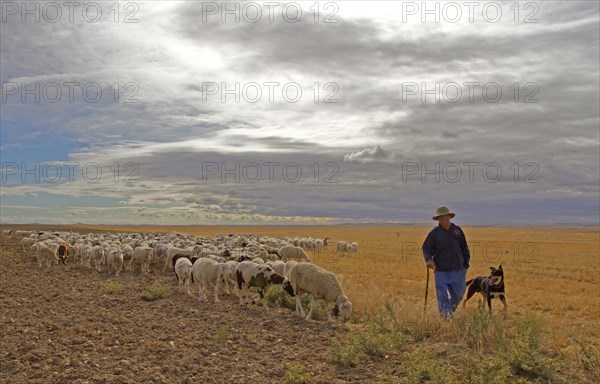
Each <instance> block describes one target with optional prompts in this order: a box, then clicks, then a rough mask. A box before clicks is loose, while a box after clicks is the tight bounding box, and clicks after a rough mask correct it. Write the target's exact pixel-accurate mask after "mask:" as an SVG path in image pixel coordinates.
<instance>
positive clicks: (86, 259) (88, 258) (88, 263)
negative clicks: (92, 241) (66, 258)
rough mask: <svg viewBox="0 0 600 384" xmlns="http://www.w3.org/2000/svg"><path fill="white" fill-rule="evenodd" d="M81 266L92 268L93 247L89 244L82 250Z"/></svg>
mask: <svg viewBox="0 0 600 384" xmlns="http://www.w3.org/2000/svg"><path fill="white" fill-rule="evenodd" d="M81 266H82V267H88V268H91V267H92V246H91V245H89V244H86V245H84V246H83V248H82V250H81Z"/></svg>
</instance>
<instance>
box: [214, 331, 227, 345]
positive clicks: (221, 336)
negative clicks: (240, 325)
mask: <svg viewBox="0 0 600 384" xmlns="http://www.w3.org/2000/svg"><path fill="white" fill-rule="evenodd" d="M229 337H230V335H229V331H228V330H227V329H225V328H221V329H219V330H218V331H217V343H219V344H225V343H226V342H227V340H229Z"/></svg>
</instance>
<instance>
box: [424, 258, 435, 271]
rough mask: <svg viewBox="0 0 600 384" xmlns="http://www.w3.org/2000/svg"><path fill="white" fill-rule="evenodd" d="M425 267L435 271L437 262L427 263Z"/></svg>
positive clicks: (430, 261)
mask: <svg viewBox="0 0 600 384" xmlns="http://www.w3.org/2000/svg"><path fill="white" fill-rule="evenodd" d="M425 265H426V266H427V268H431V269H433V270H434V271H435V262H434V261H433V260H429V261H428V262H426V263H425Z"/></svg>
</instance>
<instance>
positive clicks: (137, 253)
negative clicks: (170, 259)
mask: <svg viewBox="0 0 600 384" xmlns="http://www.w3.org/2000/svg"><path fill="white" fill-rule="evenodd" d="M151 259H152V248H150V247H145V246H144V245H140V246H139V247H135V249H134V250H133V261H132V262H133V263H136V264H140V273H142V274H144V273H145V274H149V273H150V260H151Z"/></svg>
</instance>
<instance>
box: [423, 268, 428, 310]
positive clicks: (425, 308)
mask: <svg viewBox="0 0 600 384" xmlns="http://www.w3.org/2000/svg"><path fill="white" fill-rule="evenodd" d="M426 268H427V281H426V282H425V305H424V306H423V314H425V312H426V311H427V295H428V293H429V266H426Z"/></svg>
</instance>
